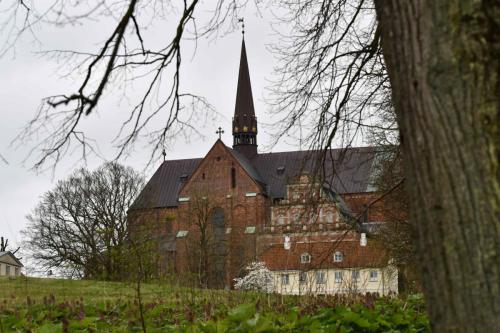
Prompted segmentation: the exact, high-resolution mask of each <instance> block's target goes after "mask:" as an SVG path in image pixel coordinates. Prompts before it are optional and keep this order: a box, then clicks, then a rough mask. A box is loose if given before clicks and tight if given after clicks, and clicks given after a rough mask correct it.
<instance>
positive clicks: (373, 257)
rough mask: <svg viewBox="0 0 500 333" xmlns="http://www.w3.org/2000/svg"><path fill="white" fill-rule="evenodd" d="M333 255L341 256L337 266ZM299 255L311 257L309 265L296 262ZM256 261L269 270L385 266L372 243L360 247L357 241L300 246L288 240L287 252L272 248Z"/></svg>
mask: <svg viewBox="0 0 500 333" xmlns="http://www.w3.org/2000/svg"><path fill="white" fill-rule="evenodd" d="M337 251H339V252H341V253H342V255H343V259H342V261H341V262H334V260H333V255H334V253H335V252H337ZM303 253H308V254H310V255H311V262H310V263H307V264H303V263H301V262H300V256H301V254H303ZM259 260H260V261H263V262H265V263H266V266H267V267H268V268H269V269H270V270H308V269H321V268H323V269H327V268H332V269H335V268H339V269H341V268H370V267H384V266H386V265H387V255H386V253H385V252H384V251H383V250H382V249H381V247H379V246H377V244H376V243H375V242H373V241H368V244H367V246H360V245H359V239H354V240H343V241H339V242H336V241H334V240H330V241H321V242H302V243H294V242H293V239H292V244H291V247H290V249H289V250H286V249H285V248H284V246H283V244H274V245H271V246H270V247H269V248H267V249H266V250H264V251H263V253H262V254H261V255H260V256H259Z"/></svg>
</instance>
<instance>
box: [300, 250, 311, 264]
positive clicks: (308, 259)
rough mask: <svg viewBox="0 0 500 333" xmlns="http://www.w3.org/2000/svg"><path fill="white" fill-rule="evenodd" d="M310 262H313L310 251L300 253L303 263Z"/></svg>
mask: <svg viewBox="0 0 500 333" xmlns="http://www.w3.org/2000/svg"><path fill="white" fill-rule="evenodd" d="M310 262H311V255H310V254H309V253H307V252H305V253H302V254H301V255H300V263H301V264H309V263H310Z"/></svg>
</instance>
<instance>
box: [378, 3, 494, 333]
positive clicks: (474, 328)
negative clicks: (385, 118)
mask: <svg viewBox="0 0 500 333" xmlns="http://www.w3.org/2000/svg"><path fill="white" fill-rule="evenodd" d="M375 2H376V11H377V17H378V20H379V25H380V26H379V27H380V32H381V38H382V47H383V53H384V57H385V61H386V65H387V69H388V72H389V76H390V79H391V84H392V87H393V101H394V104H395V108H396V114H397V117H398V123H399V126H400V130H401V142H402V148H403V153H404V156H405V159H406V161H405V162H406V165H405V167H406V177H407V181H406V184H407V186H408V191H409V195H410V206H411V207H410V210H411V219H412V221H413V222H414V223H415V224H416V227H417V229H418V234H419V235H418V250H419V251H418V252H419V256H420V258H419V259H420V260H419V261H420V263H421V271H422V278H423V284H424V289H425V292H426V297H427V301H428V307H429V314H430V319H431V324H432V328H433V330H434V331H435V332H500V175H499V172H500V169H499V168H500V166H499V165H500V163H499V138H500V131H499V124H500V122H499V113H500V112H499V109H500V103H499V96H500V91H499V83H498V75H499V73H500V65H499V59H500V50H499V49H500V40H499V36H498V31H499V30H498V29H499V23H500V22H499V21H500V4H499V2H498V1H483V2H481V1H473V0H462V1H460V0H446V1H437V0H428V1H424V0H421V1H418V0H413V1H410V0H376V1H375Z"/></svg>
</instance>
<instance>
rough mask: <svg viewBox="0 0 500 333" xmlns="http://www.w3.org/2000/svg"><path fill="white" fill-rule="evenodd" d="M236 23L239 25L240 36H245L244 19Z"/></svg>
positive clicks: (241, 18)
mask: <svg viewBox="0 0 500 333" xmlns="http://www.w3.org/2000/svg"><path fill="white" fill-rule="evenodd" d="M238 23H241V34H242V35H243V36H245V18H244V17H240V18H239V19H238Z"/></svg>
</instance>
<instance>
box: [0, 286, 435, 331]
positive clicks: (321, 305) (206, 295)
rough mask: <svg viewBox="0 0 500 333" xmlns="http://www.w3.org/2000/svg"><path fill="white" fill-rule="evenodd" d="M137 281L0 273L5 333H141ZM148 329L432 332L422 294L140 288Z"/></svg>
mask: <svg viewBox="0 0 500 333" xmlns="http://www.w3.org/2000/svg"><path fill="white" fill-rule="evenodd" d="M136 291H137V290H136V285H135V284H133V283H118V282H102V281H76V280H57V279H35V278H18V279H6V278H0V333H5V332H33V333H35V332H41V333H44V332H55V333H57V332H143V325H142V324H143V322H142V320H141V311H140V309H141V307H140V303H139V299H138V297H137V292H136ZM141 295H142V297H141V299H140V301H141V303H142V310H143V311H142V313H143V317H144V325H145V326H146V329H147V332H427V331H429V328H428V322H427V317H426V315H425V311H424V303H423V300H422V297H420V296H412V297H409V298H407V299H397V298H394V299H378V300H375V299H373V298H370V297H368V298H366V297H365V298H357V299H353V298H342V297H317V298H312V297H296V296H287V297H282V296H280V295H265V294H258V293H243V292H235V291H214V290H200V289H195V288H180V287H176V286H172V285H170V284H168V283H148V284H142V286H141Z"/></svg>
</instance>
